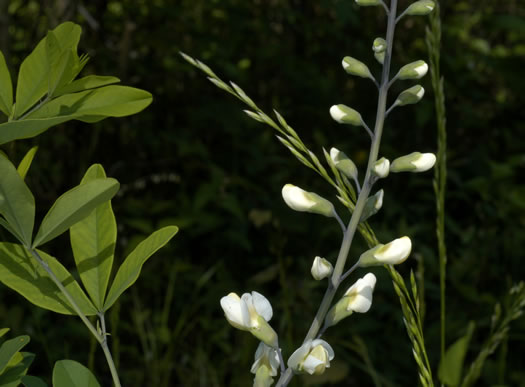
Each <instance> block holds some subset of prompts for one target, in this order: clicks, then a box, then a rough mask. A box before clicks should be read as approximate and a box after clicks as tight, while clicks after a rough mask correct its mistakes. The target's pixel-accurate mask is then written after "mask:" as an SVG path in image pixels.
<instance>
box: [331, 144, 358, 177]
mask: <svg viewBox="0 0 525 387" xmlns="http://www.w3.org/2000/svg"><path fill="white" fill-rule="evenodd" d="M330 158H331V159H332V161H333V163H334V165H335V167H336V168H337V170H338V171H339V172H341V173H342V174H343V175H345V176H346V177H348V178H349V179H354V180H356V179H357V167H356V166H355V164H354V162H353V161H352V160H351V159H350V158H349V157H348V156H347V155H345V154H344V153H343V152H341V151H340V150H338V149H336V148H332V149H330Z"/></svg>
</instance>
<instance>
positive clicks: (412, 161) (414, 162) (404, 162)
mask: <svg viewBox="0 0 525 387" xmlns="http://www.w3.org/2000/svg"><path fill="white" fill-rule="evenodd" d="M435 163H436V156H435V155H434V154H433V153H420V152H412V153H410V154H408V155H405V156H401V157H398V158H397V159H395V160H394V161H393V162H392V165H391V166H390V172H425V171H428V170H429V169H430V168H432V167H433V166H434V164H435Z"/></svg>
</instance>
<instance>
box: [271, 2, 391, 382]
mask: <svg viewBox="0 0 525 387" xmlns="http://www.w3.org/2000/svg"><path fill="white" fill-rule="evenodd" d="M385 7H386V5H385ZM396 9H397V0H392V1H391V3H390V11H389V12H388V24H387V33H386V41H387V51H386V54H385V60H384V64H383V72H382V76H381V86H380V88H379V97H378V102H377V113H376V122H375V128H374V132H373V136H372V144H371V146H370V154H369V157H368V166H367V171H366V175H365V179H364V182H363V187H362V189H361V191H360V193H359V196H358V198H357V202H356V205H355V208H354V212H353V213H352V217H351V219H350V222H349V224H348V227H347V229H346V231H345V233H344V237H343V241H342V243H341V248H340V250H339V254H338V257H337V261H336V264H335V268H334V272H333V274H332V277H331V280H330V281H329V284H328V288H327V289H326V292H325V294H324V296H323V300H322V301H321V304H320V306H319V309H318V311H317V314H316V316H315V318H314V320H313V322H312V324H311V326H310V329H309V331H308V333H307V335H306V337H305V339H304V341H303V342H306V341H308V340H311V339H314V338H315V337H317V335H318V333H319V330H320V329H321V327H322V325H321V324H322V323H323V321H324V319H325V317H326V314H327V313H328V310H329V308H330V306H331V304H332V301H333V299H334V296H335V293H336V291H337V289H338V287H339V285H340V283H341V276H342V275H343V270H344V267H345V264H346V260H347V258H348V253H349V251H350V247H351V245H352V241H353V239H354V235H355V231H356V229H357V226H358V225H359V220H360V218H361V214H362V212H363V209H364V207H365V203H366V199H367V198H368V196H369V195H370V190H371V189H372V185H373V184H372V177H373V175H372V168H373V166H374V164H375V162H376V161H377V156H378V154H379V146H380V143H381V135H382V133H383V125H384V121H385V109H386V100H387V95H388V87H389V76H390V62H391V57H392V43H393V41H394V31H395V25H396V23H395V21H396ZM292 377H293V373H292V370H291V368H287V369H286V371H285V372H284V373H282V374H281V377H280V378H279V380H278V382H277V384H276V387H284V386H287V385H288V384H289V383H290V381H291V379H292Z"/></svg>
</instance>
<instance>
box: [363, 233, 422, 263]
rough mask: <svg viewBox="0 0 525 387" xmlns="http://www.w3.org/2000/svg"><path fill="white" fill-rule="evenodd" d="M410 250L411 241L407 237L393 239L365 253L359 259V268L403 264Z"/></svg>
mask: <svg viewBox="0 0 525 387" xmlns="http://www.w3.org/2000/svg"><path fill="white" fill-rule="evenodd" d="M411 250H412V241H411V240H410V238H409V237H407V236H404V237H402V238H398V239H394V240H393V241H392V242H390V243H387V244H386V245H383V244H378V245H377V246H375V247H372V248H371V249H370V250H367V251H365V252H364V253H363V254H361V256H360V257H359V262H358V263H359V266H360V267H367V266H377V265H397V264H399V263H402V262H404V261H405V260H406V259H407V258H408V256H409V255H410V251H411Z"/></svg>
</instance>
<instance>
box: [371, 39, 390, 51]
mask: <svg viewBox="0 0 525 387" xmlns="http://www.w3.org/2000/svg"><path fill="white" fill-rule="evenodd" d="M386 48H387V43H386V40H385V39H383V38H375V39H374V43H373V44H372V50H374V52H375V53H376V54H379V53H381V52H385V51H386Z"/></svg>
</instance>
